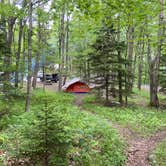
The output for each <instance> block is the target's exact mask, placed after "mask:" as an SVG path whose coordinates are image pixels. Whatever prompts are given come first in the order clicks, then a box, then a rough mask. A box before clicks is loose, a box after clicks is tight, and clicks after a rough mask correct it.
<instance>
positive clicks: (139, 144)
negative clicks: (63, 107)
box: [75, 94, 166, 166]
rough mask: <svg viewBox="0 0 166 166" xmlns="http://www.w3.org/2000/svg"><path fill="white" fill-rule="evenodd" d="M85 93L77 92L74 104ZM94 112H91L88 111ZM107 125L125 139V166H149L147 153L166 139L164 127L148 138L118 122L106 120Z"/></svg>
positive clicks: (81, 98) (77, 102) (80, 101)
mask: <svg viewBox="0 0 166 166" xmlns="http://www.w3.org/2000/svg"><path fill="white" fill-rule="evenodd" d="M84 97H85V95H83V94H77V95H76V100H75V105H77V106H79V107H81V106H82V104H83V102H82V100H83V98H84ZM89 113H91V114H94V113H92V112H89ZM107 121H108V123H109V125H110V126H112V127H114V128H115V129H117V130H118V132H119V134H120V136H121V137H122V138H123V139H125V140H126V141H127V144H128V149H127V162H126V166H150V161H149V154H150V153H151V152H152V151H153V150H154V149H155V147H156V146H157V145H158V143H160V142H161V141H163V140H165V139H166V129H165V130H163V131H158V132H156V133H155V134H153V135H152V136H150V137H148V138H144V137H141V136H139V135H138V134H137V133H135V132H133V131H132V130H130V129H129V128H124V127H122V126H120V125H118V124H115V123H113V122H111V121H110V120H107Z"/></svg>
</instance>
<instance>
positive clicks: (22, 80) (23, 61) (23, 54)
mask: <svg viewBox="0 0 166 166" xmlns="http://www.w3.org/2000/svg"><path fill="white" fill-rule="evenodd" d="M25 24H26V20H25V21H24V25H23V27H24V29H23V51H22V63H21V87H23V86H24V76H25V74H24V73H25V57H26V31H25Z"/></svg>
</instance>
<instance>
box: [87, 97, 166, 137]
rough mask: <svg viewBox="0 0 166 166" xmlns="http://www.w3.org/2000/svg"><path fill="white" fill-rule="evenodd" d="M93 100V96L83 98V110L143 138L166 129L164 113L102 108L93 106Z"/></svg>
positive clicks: (165, 115)
mask: <svg viewBox="0 0 166 166" xmlns="http://www.w3.org/2000/svg"><path fill="white" fill-rule="evenodd" d="M94 100H95V98H94V97H93V96H88V97H87V98H85V100H84V103H85V104H84V109H85V110H88V111H90V112H94V113H96V114H97V115H100V116H101V117H103V118H106V119H109V120H111V121H113V122H115V123H119V124H121V125H123V126H124V127H129V128H131V129H132V130H134V131H136V132H138V133H139V134H141V135H143V136H149V135H151V134H153V133H154V132H156V131H157V130H160V129H164V128H165V127H166V112H165V111H163V112H161V111H157V110H156V109H151V108H143V107H104V106H101V105H97V104H93V103H94Z"/></svg>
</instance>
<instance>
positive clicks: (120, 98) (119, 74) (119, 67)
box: [117, 17, 123, 104]
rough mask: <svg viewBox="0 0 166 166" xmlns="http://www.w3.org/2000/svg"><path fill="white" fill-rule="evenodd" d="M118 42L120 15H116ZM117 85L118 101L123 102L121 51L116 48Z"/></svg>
mask: <svg viewBox="0 0 166 166" xmlns="http://www.w3.org/2000/svg"><path fill="white" fill-rule="evenodd" d="M117 35H118V36H117V37H118V43H120V17H118V34H117ZM118 64H119V65H118V86H119V103H120V104H122V103H123V94H122V65H121V51H120V48H119V50H118Z"/></svg>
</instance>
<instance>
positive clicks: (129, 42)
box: [127, 25, 134, 91]
mask: <svg viewBox="0 0 166 166" xmlns="http://www.w3.org/2000/svg"><path fill="white" fill-rule="evenodd" d="M133 50H134V27H133V26H132V25H129V26H128V31H127V55H128V61H129V64H128V67H127V68H128V69H127V71H128V76H127V77H128V78H127V80H128V91H131V90H132V83H133V74H134V73H133V72H132V71H133V66H132V61H133Z"/></svg>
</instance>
